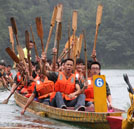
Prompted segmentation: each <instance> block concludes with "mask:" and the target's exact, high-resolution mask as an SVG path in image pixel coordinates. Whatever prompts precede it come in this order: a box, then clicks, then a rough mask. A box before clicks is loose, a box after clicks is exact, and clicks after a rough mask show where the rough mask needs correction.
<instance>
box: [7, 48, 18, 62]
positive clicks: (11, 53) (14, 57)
mask: <svg viewBox="0 0 134 129" xmlns="http://www.w3.org/2000/svg"><path fill="white" fill-rule="evenodd" d="M5 50H6V52H7V53H8V55H9V56H10V57H11V59H12V60H13V61H15V62H16V63H19V58H18V57H17V56H16V54H15V53H14V52H13V51H12V50H11V48H10V47H7V48H6V49H5Z"/></svg>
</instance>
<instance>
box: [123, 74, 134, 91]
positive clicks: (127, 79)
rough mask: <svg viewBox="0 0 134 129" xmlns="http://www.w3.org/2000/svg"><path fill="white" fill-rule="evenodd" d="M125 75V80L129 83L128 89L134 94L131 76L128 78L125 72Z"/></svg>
mask: <svg viewBox="0 0 134 129" xmlns="http://www.w3.org/2000/svg"><path fill="white" fill-rule="evenodd" d="M123 77H124V80H125V82H126V83H127V85H128V91H129V92H130V93H131V94H134V91H133V88H132V86H131V84H130V81H129V78H128V76H127V74H123Z"/></svg>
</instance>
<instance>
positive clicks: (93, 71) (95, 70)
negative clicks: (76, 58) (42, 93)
mask: <svg viewBox="0 0 134 129" xmlns="http://www.w3.org/2000/svg"><path fill="white" fill-rule="evenodd" d="M88 69H89V72H90V74H89V75H91V76H90V77H89V78H88V82H87V83H86V84H87V88H85V87H83V89H82V91H83V90H84V93H85V95H86V99H85V104H86V106H90V105H91V104H93V103H94V91H93V76H94V75H100V70H101V65H100V63H99V62H95V61H94V62H92V63H91V64H90V66H88ZM85 86H86V85H85ZM106 93H107V100H108V102H109V107H110V108H112V97H111V92H110V88H109V85H108V83H106Z"/></svg>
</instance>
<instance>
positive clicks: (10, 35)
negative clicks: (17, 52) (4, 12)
mask: <svg viewBox="0 0 134 129" xmlns="http://www.w3.org/2000/svg"><path fill="white" fill-rule="evenodd" d="M8 30H9V37H10V43H11V45H12V50H13V52H14V38H13V29H12V26H8Z"/></svg>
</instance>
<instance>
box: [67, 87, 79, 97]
mask: <svg viewBox="0 0 134 129" xmlns="http://www.w3.org/2000/svg"><path fill="white" fill-rule="evenodd" d="M75 88H76V91H75V92H73V93H71V94H69V95H68V97H69V98H74V97H75V96H78V95H79V94H80V92H81V90H80V86H79V84H75Z"/></svg>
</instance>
